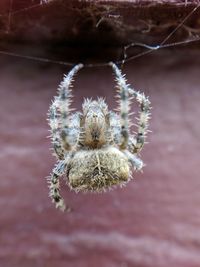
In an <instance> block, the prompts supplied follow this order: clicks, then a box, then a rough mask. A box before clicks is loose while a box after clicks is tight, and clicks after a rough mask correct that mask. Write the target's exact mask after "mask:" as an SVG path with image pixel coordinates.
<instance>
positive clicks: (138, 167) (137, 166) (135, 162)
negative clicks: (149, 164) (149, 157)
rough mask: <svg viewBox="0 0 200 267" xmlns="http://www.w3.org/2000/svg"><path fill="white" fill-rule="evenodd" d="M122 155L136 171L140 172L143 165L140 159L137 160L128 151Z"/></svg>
mask: <svg viewBox="0 0 200 267" xmlns="http://www.w3.org/2000/svg"><path fill="white" fill-rule="evenodd" d="M124 154H125V155H126V156H127V158H128V160H129V162H130V163H131V165H132V166H133V168H134V169H135V170H136V171H140V170H142V168H143V166H144V163H143V161H142V160H141V159H140V158H138V157H137V156H136V155H134V154H132V153H131V152H129V151H128V150H125V151H124Z"/></svg>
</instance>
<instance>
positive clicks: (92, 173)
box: [48, 62, 150, 211]
mask: <svg viewBox="0 0 200 267" xmlns="http://www.w3.org/2000/svg"><path fill="white" fill-rule="evenodd" d="M109 64H110V65H111V66H112V68H113V71H114V74H115V76H116V82H117V88H118V92H117V97H118V110H117V112H113V111H109V110H108V106H107V104H106V103H105V101H104V99H102V98H98V99H97V100H92V99H85V100H84V102H83V105H82V112H76V113H71V111H72V109H71V108H70V104H71V101H72V100H71V98H72V92H71V84H72V81H73V78H74V75H75V74H76V73H77V72H78V71H79V70H80V69H81V68H82V67H83V64H78V65H76V66H75V67H74V68H73V69H72V70H71V71H70V72H69V73H68V74H67V75H64V79H63V81H62V82H61V84H60V86H59V88H58V96H56V97H55V98H54V100H53V102H52V104H51V106H50V109H49V113H48V117H49V118H48V120H49V125H50V128H51V138H52V144H53V149H54V152H55V155H56V157H57V160H58V162H57V164H56V165H55V167H54V169H53V172H52V174H51V175H50V177H48V182H49V189H50V193H49V195H50V197H51V198H52V201H53V202H54V203H55V205H56V207H57V208H59V209H61V210H62V211H64V210H65V209H66V206H65V203H64V200H63V198H62V196H61V194H60V186H59V178H60V177H61V176H63V175H64V176H65V177H66V178H65V179H66V181H67V184H68V186H69V187H70V188H71V189H73V190H75V191H76V192H79V191H84V192H88V191H93V192H101V191H105V190H106V189H108V188H111V187H114V186H116V185H124V184H125V183H127V182H128V181H129V180H130V179H131V169H132V167H133V168H134V169H135V170H141V169H142V168H143V166H144V164H143V162H142V160H141V159H140V158H139V157H138V153H139V152H140V151H141V149H142V147H143V145H144V143H145V137H146V133H147V128H148V121H149V118H150V101H149V99H148V98H147V97H145V95H144V94H143V93H140V92H139V91H135V90H134V89H131V88H130V86H129V85H128V84H127V83H126V79H125V77H124V75H122V73H121V71H120V69H119V68H118V67H117V66H116V65H115V64H114V63H112V62H111V63H109ZM132 99H136V101H137V102H138V103H139V106H140V112H139V118H138V124H137V133H135V134H134V135H132V134H131V133H130V126H131V125H130V119H129V116H130V102H131V100H132ZM68 209H69V208H68Z"/></svg>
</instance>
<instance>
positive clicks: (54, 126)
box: [48, 98, 64, 159]
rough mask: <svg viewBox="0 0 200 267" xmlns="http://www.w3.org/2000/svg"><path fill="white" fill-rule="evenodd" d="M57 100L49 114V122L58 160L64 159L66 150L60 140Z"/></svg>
mask: <svg viewBox="0 0 200 267" xmlns="http://www.w3.org/2000/svg"><path fill="white" fill-rule="evenodd" d="M57 102H58V101H57V99H56V98H55V100H54V102H53V103H52V105H51V106H50V109H49V113H48V117H49V118H48V120H49V125H50V128H51V139H52V144H53V148H54V151H55V153H56V156H58V159H64V149H63V146H62V143H61V140H60V128H59V123H60V121H59V119H58V114H57V109H58V106H57Z"/></svg>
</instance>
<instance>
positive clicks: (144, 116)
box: [110, 62, 150, 153]
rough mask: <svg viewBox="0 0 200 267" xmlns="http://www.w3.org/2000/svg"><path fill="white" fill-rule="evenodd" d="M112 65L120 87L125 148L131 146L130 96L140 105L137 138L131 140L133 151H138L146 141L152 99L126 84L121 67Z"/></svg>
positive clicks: (122, 145)
mask: <svg viewBox="0 0 200 267" xmlns="http://www.w3.org/2000/svg"><path fill="white" fill-rule="evenodd" d="M110 65H111V66H112V68H113V70H114V72H115V74H116V77H117V78H116V81H117V84H118V86H119V88H120V98H121V100H120V111H121V121H122V123H121V125H122V126H121V127H122V128H121V129H122V130H121V134H122V136H123V141H122V144H121V148H122V149H124V148H126V147H127V145H128V146H130V143H129V144H128V139H129V128H128V126H129V119H128V112H129V110H130V108H129V97H133V98H135V99H136V100H137V102H139V105H140V113H139V118H138V125H137V127H138V130H137V134H136V137H135V140H133V142H131V147H132V152H133V153H138V152H139V151H140V150H141V149H142V147H143V145H144V142H145V137H146V134H147V128H148V121H149V118H150V101H149V99H148V98H147V97H146V96H145V95H144V93H140V92H139V91H136V90H134V89H131V88H130V86H129V85H128V84H126V80H125V78H124V76H123V75H122V73H121V71H120V70H119V68H118V67H117V66H116V65H115V64H114V63H112V62H111V63H110Z"/></svg>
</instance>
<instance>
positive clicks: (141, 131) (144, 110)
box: [128, 88, 150, 154]
mask: <svg viewBox="0 0 200 267" xmlns="http://www.w3.org/2000/svg"><path fill="white" fill-rule="evenodd" d="M128 91H129V94H130V95H131V96H133V97H135V98H136V100H137V102H138V103H139V105H140V112H139V118H137V120H138V124H137V128H138V130H137V133H136V136H135V137H134V138H133V139H132V138H131V139H130V148H131V150H132V152H133V153H136V154H137V153H139V152H140V151H141V149H142V147H143V145H144V143H145V138H146V134H147V132H148V130H147V129H148V126H149V119H150V101H149V99H148V98H147V97H146V96H145V95H144V93H140V92H138V91H135V90H133V89H131V88H128Z"/></svg>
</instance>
